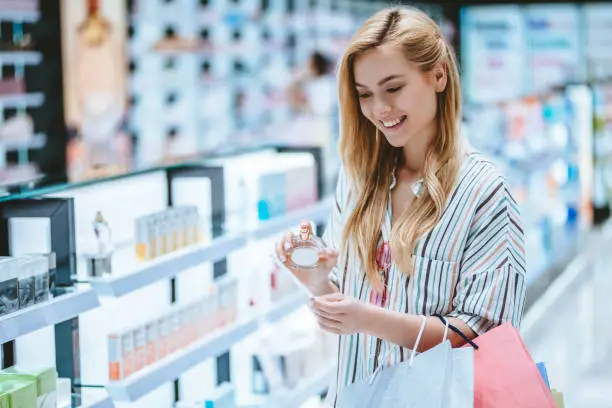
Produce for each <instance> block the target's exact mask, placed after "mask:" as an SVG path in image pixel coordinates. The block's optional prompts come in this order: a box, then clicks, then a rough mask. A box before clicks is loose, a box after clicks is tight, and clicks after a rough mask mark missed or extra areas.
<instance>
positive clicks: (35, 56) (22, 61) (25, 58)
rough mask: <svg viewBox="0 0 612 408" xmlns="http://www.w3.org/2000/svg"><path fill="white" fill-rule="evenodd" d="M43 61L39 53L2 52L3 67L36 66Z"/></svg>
mask: <svg viewBox="0 0 612 408" xmlns="http://www.w3.org/2000/svg"><path fill="white" fill-rule="evenodd" d="M41 61H42V54H41V53H40V52H37V51H0V64H1V65H36V64H40V62H41Z"/></svg>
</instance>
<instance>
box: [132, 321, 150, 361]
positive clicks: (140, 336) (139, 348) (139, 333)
mask: <svg viewBox="0 0 612 408" xmlns="http://www.w3.org/2000/svg"><path fill="white" fill-rule="evenodd" d="M133 333H134V334H133V336H134V371H140V370H142V369H143V368H145V366H146V365H147V329H146V327H144V326H143V327H139V328H137V329H135V330H134V331H133Z"/></svg>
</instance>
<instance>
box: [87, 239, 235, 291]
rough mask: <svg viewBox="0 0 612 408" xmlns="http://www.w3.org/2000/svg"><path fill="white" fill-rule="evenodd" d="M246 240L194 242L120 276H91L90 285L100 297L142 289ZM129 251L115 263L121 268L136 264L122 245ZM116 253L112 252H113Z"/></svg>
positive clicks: (221, 255)
mask: <svg viewBox="0 0 612 408" xmlns="http://www.w3.org/2000/svg"><path fill="white" fill-rule="evenodd" d="M245 243H246V239H245V238H243V237H240V236H234V235H226V236H223V237H220V238H216V239H214V240H213V241H212V242H211V243H209V244H202V245H194V246H191V247H188V248H184V249H181V250H178V251H175V252H172V253H170V254H167V255H164V256H162V257H160V258H159V259H154V260H152V261H149V262H146V264H145V265H144V266H141V267H139V268H138V269H136V270H135V271H131V272H128V273H125V274H123V275H121V274H120V275H111V276H110V277H104V278H99V279H92V280H91V282H90V284H91V286H92V287H93V288H94V290H95V291H96V292H97V293H98V294H99V295H101V296H110V297H121V296H124V295H126V294H128V293H131V292H134V291H135V290H138V289H141V288H144V287H145V286H148V285H151V284H153V283H155V282H158V281H160V280H163V279H168V278H171V277H173V276H176V275H177V274H179V273H181V272H182V271H184V270H186V269H189V268H192V267H195V266H197V265H199V264H201V263H204V262H215V261H218V260H220V259H223V258H225V257H226V256H227V254H228V253H230V252H232V251H235V250H237V249H239V248H241V247H243V246H244V245H245ZM125 251H129V252H130V253H129V254H126V258H131V259H132V261H131V262H125V263H124V262H117V263H119V264H120V265H121V266H122V267H128V268H129V267H130V266H129V264H130V263H136V264H138V262H137V261H135V260H134V259H133V258H135V257H134V255H133V249H132V248H125ZM113 256H116V255H113Z"/></svg>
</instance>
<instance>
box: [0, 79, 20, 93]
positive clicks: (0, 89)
mask: <svg viewBox="0 0 612 408" xmlns="http://www.w3.org/2000/svg"><path fill="white" fill-rule="evenodd" d="M25 91H26V87H25V82H24V80H23V79H17V78H8V79H0V94H1V95H15V94H23V93H25Z"/></svg>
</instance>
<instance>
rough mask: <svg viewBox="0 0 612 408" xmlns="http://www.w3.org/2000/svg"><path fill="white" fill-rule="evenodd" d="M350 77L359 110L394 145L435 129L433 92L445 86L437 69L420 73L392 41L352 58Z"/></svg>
mask: <svg viewBox="0 0 612 408" xmlns="http://www.w3.org/2000/svg"><path fill="white" fill-rule="evenodd" d="M354 74H355V75H354V77H355V86H356V90H357V95H358V97H359V104H360V106H361V112H362V113H363V115H364V116H365V117H366V118H368V119H369V120H370V121H371V122H372V123H373V124H374V126H376V127H377V128H378V129H379V130H380V131H381V132H382V133H383V134H384V135H385V137H386V139H387V141H388V142H389V144H391V145H392V146H394V147H404V146H406V144H408V143H409V142H410V141H411V140H413V139H414V138H416V137H428V136H429V135H430V134H432V133H433V132H434V131H435V121H434V119H435V117H436V111H437V93H438V92H441V91H443V90H444V88H445V86H446V75H445V73H444V70H443V69H442V68H441V67H440V68H436V69H433V70H432V71H431V72H426V73H424V72H422V71H421V70H420V69H419V68H418V67H417V66H416V65H415V64H413V63H411V62H410V61H408V59H407V58H406V56H405V55H404V54H403V51H402V50H401V49H400V48H399V47H398V46H396V45H394V44H385V45H382V46H379V47H375V48H372V49H370V50H368V51H366V52H365V53H363V54H362V55H359V56H358V57H356V58H355V63H354Z"/></svg>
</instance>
